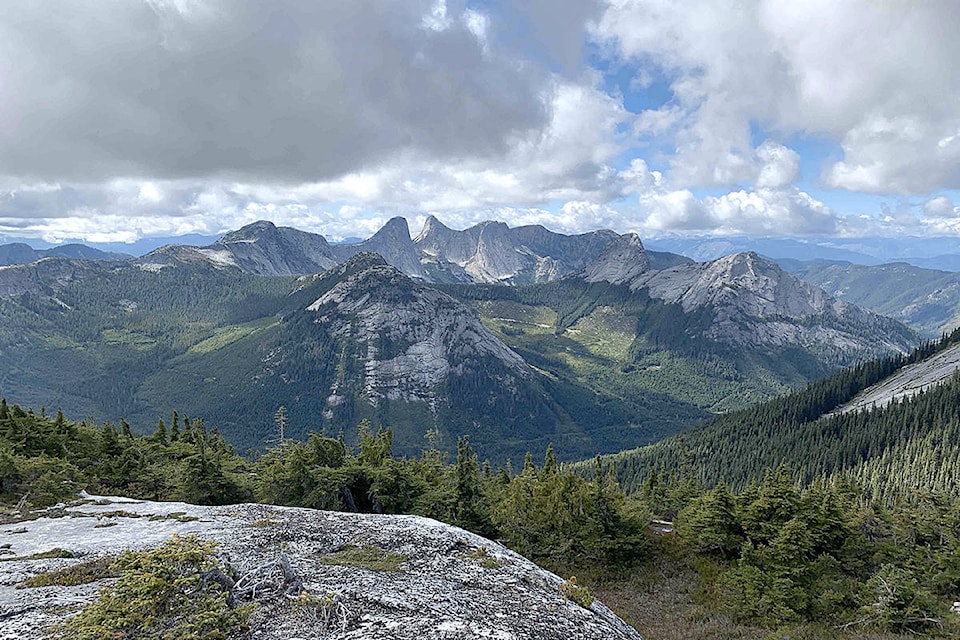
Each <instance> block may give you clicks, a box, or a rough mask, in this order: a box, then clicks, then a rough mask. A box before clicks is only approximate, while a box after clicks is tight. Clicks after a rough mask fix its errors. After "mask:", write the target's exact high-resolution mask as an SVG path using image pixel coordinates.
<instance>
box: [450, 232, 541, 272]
mask: <svg viewBox="0 0 960 640" xmlns="http://www.w3.org/2000/svg"><path fill="white" fill-rule="evenodd" d="M530 262H533V263H534V265H535V259H533V260H531V259H530V257H526V259H525V256H523V255H521V254H520V253H519V251H517V248H516V247H514V246H513V242H511V238H510V227H508V226H507V225H506V224H505V223H503V222H493V221H488V222H484V223H481V226H480V235H479V238H478V239H477V251H476V253H475V254H474V255H473V257H472V258H470V260H469V261H468V262H467V264H466V266H465V268H466V270H467V273H469V274H470V275H472V276H474V277H475V278H476V279H478V280H479V281H481V282H498V281H501V280H508V279H510V278H512V277H514V276H516V275H517V274H518V273H519V272H520V271H521V270H522V269H523V268H524V267H527V266H530V265H529V264H528V263H530Z"/></svg>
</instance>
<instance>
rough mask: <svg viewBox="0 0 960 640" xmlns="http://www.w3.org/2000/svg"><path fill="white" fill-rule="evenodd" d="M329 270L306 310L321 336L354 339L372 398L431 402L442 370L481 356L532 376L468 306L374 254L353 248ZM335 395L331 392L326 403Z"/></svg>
mask: <svg viewBox="0 0 960 640" xmlns="http://www.w3.org/2000/svg"><path fill="white" fill-rule="evenodd" d="M330 275H331V276H334V277H335V278H334V279H335V284H334V285H333V286H332V287H329V288H328V289H326V290H325V291H324V293H323V294H322V295H320V297H319V298H317V299H316V300H315V301H314V302H313V303H312V304H310V305H309V306H308V307H307V309H306V311H307V312H308V313H312V314H314V322H315V324H317V325H319V328H320V330H322V331H324V332H325V333H326V334H327V335H330V336H335V337H336V338H338V339H344V340H348V341H349V342H350V344H354V345H359V350H360V353H361V357H362V359H363V370H364V380H363V381H362V384H361V387H362V388H361V389H360V391H361V392H362V395H363V396H364V397H366V399H367V400H368V401H369V402H370V403H371V404H373V405H376V404H377V403H378V402H379V400H380V399H383V398H385V399H388V400H403V401H422V402H426V403H428V404H431V403H434V402H435V401H436V400H437V398H438V397H439V394H438V389H439V386H440V385H441V384H442V383H443V382H444V381H445V380H447V378H448V376H450V375H461V374H463V373H464V372H465V371H466V370H469V369H470V368H471V366H474V365H472V364H471V363H479V361H480V360H485V359H492V360H493V361H495V362H497V363H498V364H497V366H498V367H499V368H500V370H501V371H502V373H503V375H504V376H508V377H512V378H514V379H526V378H529V377H531V376H532V372H531V370H530V368H529V367H528V366H527V364H526V363H525V362H524V361H523V360H522V359H521V358H520V356H518V355H517V354H516V353H514V352H513V351H511V350H510V349H509V348H508V347H507V346H506V345H505V344H503V342H501V341H500V340H499V339H498V338H497V336H496V335H495V334H494V333H493V332H492V331H490V329H488V328H487V327H485V326H484V325H483V323H481V322H480V319H479V318H478V317H477V316H476V314H475V313H474V312H473V310H472V309H470V308H469V307H467V306H465V305H464V304H463V303H461V302H460V301H458V300H456V299H455V298H452V297H451V296H449V295H447V294H445V293H442V292H440V291H437V290H436V289H434V288H432V287H428V286H425V285H423V284H421V283H419V282H415V281H414V280H411V279H410V278H409V277H407V276H406V275H404V274H403V273H401V272H400V271H398V270H397V269H396V268H394V267H392V266H390V265H388V264H386V262H384V260H383V259H382V258H381V257H380V256H377V255H372V254H369V253H364V254H359V255H357V256H355V257H353V258H351V259H350V261H348V262H347V263H345V264H343V265H341V266H339V267H337V269H336V270H335V271H333V272H331V273H330ZM327 278H328V276H326V275H325V276H324V280H327ZM328 282H329V281H328ZM477 366H479V365H477ZM337 397H338V396H337V394H336V393H334V394H333V395H331V398H334V400H331V402H338V400H337Z"/></svg>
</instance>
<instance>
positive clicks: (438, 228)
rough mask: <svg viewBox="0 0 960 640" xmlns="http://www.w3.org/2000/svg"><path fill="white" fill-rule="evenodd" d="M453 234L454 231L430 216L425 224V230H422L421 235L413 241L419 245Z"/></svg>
mask: <svg viewBox="0 0 960 640" xmlns="http://www.w3.org/2000/svg"><path fill="white" fill-rule="evenodd" d="M452 232H453V229H451V228H450V227H448V226H447V225H445V224H443V223H442V222H440V220H438V219H437V217H436V216H434V215H429V216H427V219H426V221H425V222H424V223H423V229H421V230H420V233H419V234H418V235H417V237H416V238H414V239H413V241H414V242H415V243H416V244H418V245H419V244H420V243H422V242H429V241H430V239H432V238H433V237H435V236H439V237H444V236H446V235H447V234H449V233H452Z"/></svg>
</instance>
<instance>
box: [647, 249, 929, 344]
mask: <svg viewBox="0 0 960 640" xmlns="http://www.w3.org/2000/svg"><path fill="white" fill-rule="evenodd" d="M629 286H630V288H631V289H633V290H635V291H636V290H643V291H645V292H646V293H647V294H648V295H649V296H650V297H651V298H656V299H658V300H663V301H664V302H667V303H671V304H679V305H681V306H682V307H683V310H684V311H685V312H687V313H693V312H696V311H701V310H707V311H710V312H711V313H712V314H713V321H712V322H711V324H710V326H709V328H708V329H707V330H706V336H707V337H709V338H712V339H714V340H719V341H723V342H727V343H731V344H738V345H765V346H771V347H782V346H791V345H793V346H801V347H804V348H806V349H811V350H812V351H814V352H818V353H819V352H823V353H824V354H826V353H832V354H848V355H849V354H855V353H856V354H882V353H888V352H890V351H900V352H904V353H905V352H907V351H908V350H909V349H910V348H912V345H913V343H914V341H915V338H916V336H914V335H913V334H912V332H910V331H909V330H907V329H906V328H905V327H903V326H902V325H900V324H899V323H895V322H894V321H891V320H889V319H887V318H883V317H882V316H879V315H877V314H875V313H873V312H870V311H865V310H863V309H861V308H859V307H856V306H854V305H851V304H848V303H846V302H843V301H840V300H836V299H835V298H832V297H830V296H829V295H827V293H826V292H824V291H823V290H822V289H819V288H817V287H815V286H812V285H810V284H807V283H805V282H803V281H802V280H800V279H799V278H797V277H795V276H793V275H791V274H789V273H787V272H785V271H783V270H782V269H781V268H780V267H779V266H778V265H777V264H776V263H774V262H772V261H770V260H766V259H764V258H761V257H760V256H759V255H757V254H756V253H753V252H746V253H738V254H734V255H732V256H726V257H724V258H720V259H719V260H714V261H713V262H695V263H689V264H681V265H678V266H676V267H672V268H669V269H664V270H662V271H645V272H643V273H641V274H640V275H638V276H637V277H635V278H634V279H633V280H632V281H631V282H630V283H629Z"/></svg>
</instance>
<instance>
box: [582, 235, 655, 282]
mask: <svg viewBox="0 0 960 640" xmlns="http://www.w3.org/2000/svg"><path fill="white" fill-rule="evenodd" d="M649 268H650V259H649V258H648V257H647V254H646V252H644V250H643V243H642V242H640V236H638V235H637V234H635V233H628V234H625V235H622V236H620V237H619V238H617V239H616V240H614V241H613V242H611V243H610V244H609V245H608V246H607V248H606V249H604V251H603V253H602V254H600V257H598V258H597V259H596V260H594V261H593V262H591V263H590V264H588V265H587V266H586V268H585V269H584V270H583V278H584V280H586V281H587V282H601V281H603V282H609V283H611V284H629V283H630V282H633V281H634V280H635V279H636V278H637V277H638V276H639V275H640V274H641V273H643V272H645V271H647V270H648V269H649Z"/></svg>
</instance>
